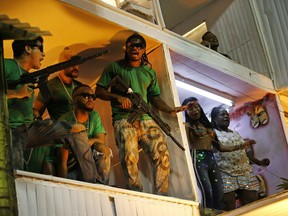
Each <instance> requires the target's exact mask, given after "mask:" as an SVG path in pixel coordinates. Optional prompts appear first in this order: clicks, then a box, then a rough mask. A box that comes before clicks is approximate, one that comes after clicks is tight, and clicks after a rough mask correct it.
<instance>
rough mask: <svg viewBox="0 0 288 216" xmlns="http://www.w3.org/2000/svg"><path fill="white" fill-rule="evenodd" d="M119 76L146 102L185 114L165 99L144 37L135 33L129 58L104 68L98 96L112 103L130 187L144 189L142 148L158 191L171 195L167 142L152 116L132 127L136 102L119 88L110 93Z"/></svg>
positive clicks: (127, 51)
mask: <svg viewBox="0 0 288 216" xmlns="http://www.w3.org/2000/svg"><path fill="white" fill-rule="evenodd" d="M117 75H119V76H120V77H121V78H122V79H123V80H124V81H125V82H127V85H129V86H130V87H131V88H132V90H133V91H134V92H137V93H139V94H140V95H141V96H142V98H143V100H145V102H146V103H148V104H153V105H154V106H155V107H156V108H158V109H159V110H161V111H163V112H166V113H175V112H177V111H181V109H179V108H170V107H169V106H168V105H167V104H166V103H165V101H163V100H162V99H161V97H160V88H159V84H158V80H157V76H156V72H155V71H154V70H153V69H152V67H151V64H150V63H149V62H148V58H147V55H146V41H145V39H144V38H143V37H142V36H141V35H139V34H137V33H135V34H132V35H131V36H130V37H128V39H127V40H126V49H125V58H124V59H122V60H119V61H116V62H112V63H110V64H109V65H108V66H107V67H106V68H105V69H104V72H103V74H102V76H101V77H100V79H99V81H98V83H97V88H96V96H97V97H98V98H100V99H102V100H108V101H111V106H112V117H113V126H114V133H115V138H116V144H117V146H118V148H119V155H120V161H121V165H122V168H123V172H124V177H125V181H126V185H127V188H128V189H131V190H135V191H142V190H143V187H142V183H141V180H140V176H139V170H138V160H139V154H138V145H140V146H141V148H143V150H144V151H145V152H146V153H147V154H148V155H149V157H150V158H151V160H152V162H153V170H154V173H153V174H154V192H155V193H156V194H161V195H168V177H169V174H170V157H169V152H168V148H167V140H166V138H165V136H164V134H163V132H162V131H161V129H160V127H159V126H158V125H157V124H156V123H155V122H154V120H152V119H151V117H150V116H149V115H148V114H145V113H144V114H142V115H140V116H139V118H138V119H137V120H136V121H134V123H132V124H131V123H129V122H128V121H127V119H128V118H129V117H130V115H131V114H132V113H133V111H134V109H133V104H132V102H131V101H130V99H129V98H128V97H126V96H123V94H122V93H121V92H119V91H118V90H117V89H116V88H115V87H111V90H110V91H108V88H109V83H110V81H111V80H112V79H113V78H114V77H115V76H117ZM121 94H122V95H121Z"/></svg>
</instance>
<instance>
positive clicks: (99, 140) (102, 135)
mask: <svg viewBox="0 0 288 216" xmlns="http://www.w3.org/2000/svg"><path fill="white" fill-rule="evenodd" d="M105 137H106V134H105V133H100V134H96V136H95V137H93V138H91V139H89V145H90V146H92V145H93V144H94V143H95V142H96V143H101V144H105Z"/></svg>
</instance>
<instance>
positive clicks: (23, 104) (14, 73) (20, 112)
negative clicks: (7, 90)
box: [4, 59, 34, 129]
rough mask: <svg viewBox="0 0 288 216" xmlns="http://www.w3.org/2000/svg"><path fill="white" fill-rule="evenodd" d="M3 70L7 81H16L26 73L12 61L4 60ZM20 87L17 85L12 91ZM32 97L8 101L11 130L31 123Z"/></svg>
mask: <svg viewBox="0 0 288 216" xmlns="http://www.w3.org/2000/svg"><path fill="white" fill-rule="evenodd" d="M4 68H5V75H6V80H7V81H14V80H18V79H19V78H20V75H22V74H26V73H28V72H27V71H25V70H24V69H23V68H21V67H19V66H18V64H17V62H16V61H15V60H13V59H5V60H4ZM21 87H22V85H17V86H16V87H15V88H14V89H13V90H15V89H19V88H21ZM33 96H34V93H33V94H32V96H31V97H30V98H27V99H16V98H11V99H8V110H9V123H10V127H11V128H12V129H13V128H16V127H18V126H20V125H23V124H29V123H31V122H33V119H34V117H33Z"/></svg>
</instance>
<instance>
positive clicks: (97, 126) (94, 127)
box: [59, 110, 106, 139]
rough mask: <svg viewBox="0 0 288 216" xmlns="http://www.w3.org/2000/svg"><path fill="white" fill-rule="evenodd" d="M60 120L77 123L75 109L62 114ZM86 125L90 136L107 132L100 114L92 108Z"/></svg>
mask: <svg viewBox="0 0 288 216" xmlns="http://www.w3.org/2000/svg"><path fill="white" fill-rule="evenodd" d="M59 121H66V122H70V123H73V124H74V123H76V119H75V116H74V114H73V111H71V112H68V113H66V114H64V115H62V116H61V117H60V118H59ZM84 125H85V127H86V128H87V129H88V138H89V139H90V138H93V137H95V136H96V134H100V133H106V131H105V129H104V127H103V124H102V121H101V118H100V115H99V114H98V113H97V112H96V111H94V110H92V111H91V112H89V120H88V121H87V122H86V123H84Z"/></svg>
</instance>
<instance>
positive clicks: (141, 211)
mask: <svg viewBox="0 0 288 216" xmlns="http://www.w3.org/2000/svg"><path fill="white" fill-rule="evenodd" d="M136 211H137V214H136V215H137V216H143V215H145V214H144V207H143V204H142V202H136Z"/></svg>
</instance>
